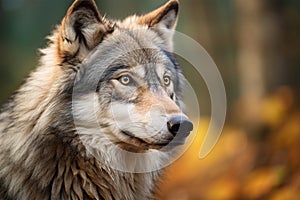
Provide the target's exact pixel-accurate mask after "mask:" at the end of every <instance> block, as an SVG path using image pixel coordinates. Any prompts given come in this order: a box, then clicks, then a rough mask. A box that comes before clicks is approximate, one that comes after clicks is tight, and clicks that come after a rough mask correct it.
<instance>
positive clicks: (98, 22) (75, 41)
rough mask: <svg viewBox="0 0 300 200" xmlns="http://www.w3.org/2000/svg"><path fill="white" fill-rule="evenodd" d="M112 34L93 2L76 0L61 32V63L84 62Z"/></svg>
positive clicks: (59, 50) (59, 47)
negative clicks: (106, 36)
mask: <svg viewBox="0 0 300 200" xmlns="http://www.w3.org/2000/svg"><path fill="white" fill-rule="evenodd" d="M109 31H110V32H111V30H109V28H108V26H107V25H105V23H104V22H103V18H102V17H101V15H100V13H99V11H98V8H97V5H96V4H95V2H94V1H93V0H76V1H75V2H74V3H73V4H72V5H71V7H70V8H69V9H68V11H67V14H66V16H65V17H64V19H63V21H62V24H61V27H60V30H59V41H58V43H59V45H58V54H59V57H60V58H61V62H71V60H72V61H76V62H80V61H82V60H83V59H84V58H85V56H86V55H87V54H88V53H89V52H90V51H91V50H92V49H93V48H94V47H95V46H96V45H98V44H99V43H100V42H101V41H102V40H103V37H104V36H105V35H106V34H107V32H109Z"/></svg>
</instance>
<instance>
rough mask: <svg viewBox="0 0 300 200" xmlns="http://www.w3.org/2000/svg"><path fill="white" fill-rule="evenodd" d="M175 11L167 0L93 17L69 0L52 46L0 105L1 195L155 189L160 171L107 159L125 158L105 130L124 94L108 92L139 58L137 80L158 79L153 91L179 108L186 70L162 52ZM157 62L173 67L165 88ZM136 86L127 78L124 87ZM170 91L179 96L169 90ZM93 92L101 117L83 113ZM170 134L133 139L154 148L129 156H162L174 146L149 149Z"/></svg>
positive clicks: (117, 195)
mask: <svg viewBox="0 0 300 200" xmlns="http://www.w3.org/2000/svg"><path fill="white" fill-rule="evenodd" d="M173 11H175V12H173ZM177 12H178V2H177V1H176V0H173V1H169V2H168V3H167V4H166V5H164V6H163V7H161V8H159V9H158V10H156V11H154V12H153V13H152V14H149V15H145V16H130V17H128V18H126V19H125V20H124V21H112V20H107V19H103V18H102V17H101V16H100V14H99V12H98V10H97V8H96V7H95V3H94V2H93V1H92V0H77V1H75V2H74V4H73V5H72V6H71V7H70V9H69V11H68V13H67V15H66V17H65V18H64V20H63V21H62V24H61V25H60V26H58V27H57V29H56V30H55V31H54V32H53V35H52V36H51V37H49V38H50V41H51V43H50V45H49V47H47V48H46V49H44V50H42V52H43V53H44V55H43V56H42V58H41V62H40V63H41V64H40V66H39V67H38V68H37V69H36V70H35V71H34V72H33V73H31V75H30V76H29V78H28V79H27V80H26V82H25V84H24V85H22V86H21V87H20V89H19V90H18V91H17V92H16V93H15V94H14V95H13V96H12V97H11V98H10V99H9V101H8V102H7V103H6V104H5V105H4V106H3V107H2V109H1V113H0V199H2V200H9V199H19V200H21V199H22V200H24V199H25V200H26V199H38V200H42V199H107V200H110V199H125V200H130V199H137V200H140V199H153V198H154V190H155V185H156V181H158V178H159V175H160V174H161V171H152V172H151V171H149V172H145V173H130V172H122V171H118V170H116V169H114V168H113V167H111V163H110V162H109V160H115V162H118V161H120V162H122V160H119V159H124V158H122V157H118V156H120V155H117V154H115V153H116V151H115V150H116V147H115V146H116V145H112V142H116V144H118V143H119V142H120V141H119V140H118V138H117V137H116V136H115V135H112V134H111V133H112V132H114V130H115V127H114V126H113V124H112V119H111V116H110V115H109V114H108V111H107V110H108V107H109V105H110V104H111V103H118V104H120V105H122V104H124V103H126V102H128V101H127V100H124V99H126V96H125V97H124V96H122V94H123V93H122V92H121V93H122V94H119V95H120V96H119V97H118V98H117V97H115V98H112V95H113V87H114V86H113V85H112V83H111V79H112V77H114V76H115V75H116V73H117V72H119V71H120V70H122V69H126V68H135V67H137V66H142V68H141V71H142V72H143V70H144V71H145V72H147V73H146V75H145V77H142V78H141V79H142V80H140V83H139V84H140V86H141V88H144V87H145V86H146V88H149V90H151V88H155V89H153V91H152V93H155V95H160V96H161V97H163V98H164V99H165V100H164V101H165V102H167V104H170V105H171V106H173V107H172V108H174V109H175V111H174V109H173V110H172V109H170V112H177V110H176V109H177V107H176V104H174V103H172V102H173V100H174V101H176V103H177V104H179V101H180V99H181V97H180V90H181V88H182V83H183V79H184V77H183V75H182V74H181V70H180V68H179V67H178V65H177V63H176V62H175V59H174V58H173V56H172V55H171V53H167V52H169V51H172V44H171V42H170V41H171V38H168V39H165V37H166V36H169V37H171V35H170V30H169V29H173V28H174V27H175V24H176V20H177ZM169 13H171V14H169ZM174 13H175V15H174ZM157 18H159V19H157ZM151 19H152V20H151ZM149 20H150V21H149ZM154 21H155V23H154ZM150 22H151V24H150ZM78 24H79V25H78ZM75 25H76V28H75ZM164 27H165V28H166V29H164ZM158 32H160V34H158ZM157 66H161V68H162V69H163V70H167V71H169V73H171V74H172V77H173V79H174V87H173V88H172V92H169V91H168V90H167V89H164V87H163V86H162V83H161V76H162V74H158V72H157ZM114 67H115V68H114ZM136 69H137V68H136ZM138 81H139V80H138ZM122 87H123V86H122ZM126 90H127V89H126ZM139 90H140V87H138V89H137V90H136V89H132V88H131V89H130V87H128V91H127V93H129V92H133V93H134V92H136V91H139ZM170 90H171V89H170ZM169 93H170V94H169ZM171 93H172V94H171ZM173 93H174V94H175V93H176V97H177V98H176V100H175V99H172V100H171V99H170V98H169V96H171V98H173ZM168 95H169V96H168ZM91 96H96V97H97V98H96V102H97V104H96V110H92V111H93V112H95V113H96V115H97V117H98V118H99V119H100V121H99V124H98V123H95V122H93V121H92V120H91V118H90V117H91V116H90V115H91V113H90V109H92V108H91V107H89V106H87V105H91V104H89V102H92V103H94V100H93V99H92V100H91V99H90V97H91ZM151 98H152V97H151ZM87 99H89V100H87ZM122 99H123V100H122ZM134 100H135V101H132V102H131V103H136V104H137V103H141V105H143V101H144V100H143V99H141V97H140V96H139V97H136V98H135V99H134ZM150 100H153V99H150ZM93 105H94V104H93ZM76 106H78V107H76ZM178 111H179V108H178ZM74 120H75V121H74ZM98 126H100V127H98ZM98 129H100V130H101V132H100V133H99V132H97V131H98ZM115 134H117V133H115ZM133 135H134V136H137V137H141V138H142V139H143V136H139V135H138V133H134V134H133ZM167 137H168V134H165V135H164V134H161V136H160V135H159V136H158V135H153V144H151V145H152V146H151V145H150V146H149V147H148V146H147V145H145V146H143V145H142V144H140V143H137V144H135V142H133V143H132V145H133V146H134V148H133V150H134V151H141V152H147V151H154V152H155V155H156V156H155V157H151V158H150V157H149V159H150V160H149V161H147V160H145V162H144V163H137V164H136V165H139V166H142V167H149V166H144V165H145V164H147V162H149V163H151V162H152V160H151V159H153V160H155V162H154V163H155V164H157V165H158V166H160V165H163V163H165V162H166V161H167V160H168V159H169V156H170V154H171V153H173V152H171V153H170V152H162V151H160V150H159V149H153V148H154V146H155V142H159V141H160V140H165V139H166V138H167ZM127 139H128V138H127ZM151 141H152V139H151ZM151 141H150V143H151ZM85 142H87V143H88V145H86V143H85ZM121 145H124V143H122V144H121ZM139 145H141V146H140V147H139ZM98 146H100V147H99V149H98ZM124 148H125V149H126V148H127V146H126V143H125V147H124ZM139 148H141V149H139ZM130 149H131V150H132V147H130ZM127 159H129V157H128V158H127ZM124 162H125V163H126V162H128V161H126V160H124ZM136 162H138V161H136ZM130 164H131V163H130ZM125 165H126V164H125ZM134 167H136V166H134Z"/></svg>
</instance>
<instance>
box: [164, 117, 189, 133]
mask: <svg viewBox="0 0 300 200" xmlns="http://www.w3.org/2000/svg"><path fill="white" fill-rule="evenodd" d="M167 126H168V129H169V131H170V132H171V133H172V134H173V135H174V136H176V135H177V134H181V135H182V136H183V135H185V136H188V135H189V133H190V132H191V131H192V130H193V124H192V122H191V121H190V120H189V119H188V118H187V117H185V116H183V115H178V116H174V117H172V118H170V120H169V121H168V122H167Z"/></svg>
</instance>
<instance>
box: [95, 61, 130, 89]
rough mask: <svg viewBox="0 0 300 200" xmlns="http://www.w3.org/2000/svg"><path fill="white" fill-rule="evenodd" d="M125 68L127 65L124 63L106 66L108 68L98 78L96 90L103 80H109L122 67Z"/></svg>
mask: <svg viewBox="0 0 300 200" xmlns="http://www.w3.org/2000/svg"><path fill="white" fill-rule="evenodd" d="M127 68H128V66H126V65H117V66H111V67H108V69H107V70H106V71H104V73H103V74H102V76H101V77H100V80H99V82H98V84H97V88H96V92H99V91H100V86H101V83H103V82H104V81H108V80H110V79H111V78H112V77H113V76H114V75H115V74H116V72H117V71H119V70H122V69H127Z"/></svg>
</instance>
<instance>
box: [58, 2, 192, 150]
mask: <svg viewBox="0 0 300 200" xmlns="http://www.w3.org/2000/svg"><path fill="white" fill-rule="evenodd" d="M177 13H178V2H177V1H170V2H168V3H167V4H166V5H164V6H162V7H161V8H159V9H158V10H155V11H153V12H151V13H149V14H147V15H143V16H130V17H128V18H126V19H125V20H123V21H110V20H107V19H103V18H102V17H101V16H100V14H99V12H98V10H97V8H96V7H95V4H94V3H93V2H92V1H83V0H82V1H76V2H75V3H74V4H73V6H72V7H71V8H70V9H69V11H68V14H67V16H66V17H65V18H64V20H63V24H62V27H61V28H62V29H61V31H60V35H61V37H60V38H59V39H60V40H59V44H60V45H59V47H60V48H59V51H58V53H59V55H60V59H61V61H62V63H63V64H64V65H66V67H70V66H68V65H71V68H73V69H75V70H76V72H77V75H76V80H75V84H74V90H73V114H74V118H75V122H76V123H75V125H76V126H77V128H78V130H81V131H79V135H81V139H82V140H93V141H95V138H97V137H103V135H104V136H105V137H108V138H109V140H110V141H111V142H112V143H113V144H115V145H118V146H120V147H122V148H123V149H126V150H130V151H134V152H143V151H145V150H149V149H161V148H162V147H165V146H167V145H168V146H177V145H181V144H184V142H185V139H186V137H187V136H188V135H189V133H190V131H191V130H192V129H193V125H192V123H191V122H190V121H189V119H188V117H187V116H186V115H184V114H183V113H182V111H181V109H180V104H181V90H182V87H183V81H184V77H183V75H182V73H181V69H180V67H179V65H178V63H177V62H176V60H175V58H174V57H173V55H172V53H170V51H172V33H173V29H174V27H175V24H176V21H177ZM95 130H97V131H95ZM87 138H89V139H87ZM99 141H103V140H102V139H99V140H98V142H99ZM88 143H89V144H92V143H93V142H91V141H89V142H88ZM98 145H99V143H97V142H96V143H95V145H94V146H98Z"/></svg>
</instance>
